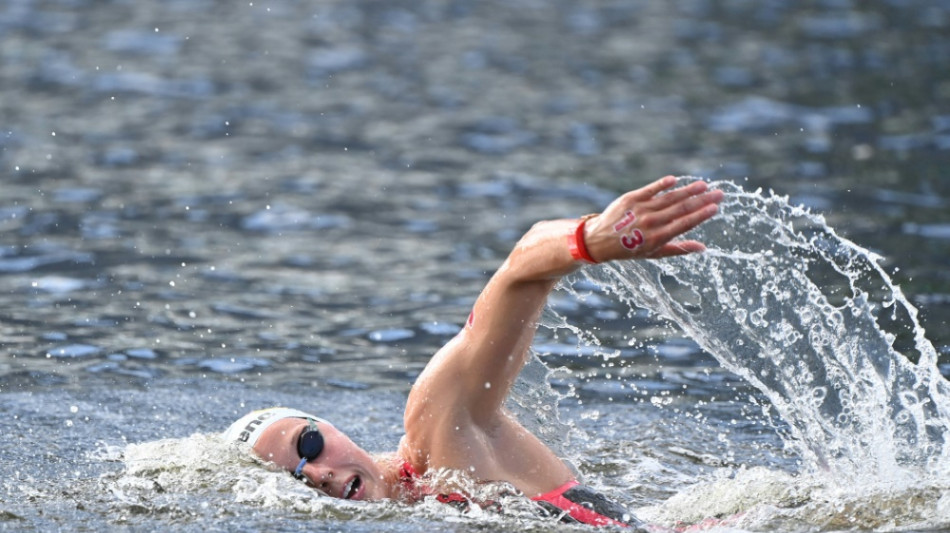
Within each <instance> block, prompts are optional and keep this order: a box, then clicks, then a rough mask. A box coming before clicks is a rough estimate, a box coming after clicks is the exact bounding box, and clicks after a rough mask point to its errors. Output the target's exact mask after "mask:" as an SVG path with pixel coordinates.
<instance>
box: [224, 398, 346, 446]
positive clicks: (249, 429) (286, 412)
mask: <svg viewBox="0 0 950 533" xmlns="http://www.w3.org/2000/svg"><path fill="white" fill-rule="evenodd" d="M285 418H312V419H314V420H316V421H317V422H322V423H324V424H330V423H329V422H327V421H326V420H324V419H322V418H320V417H317V416H313V415H311V414H309V413H305V412H303V411H300V410H297V409H291V408H289V407H270V408H268V409H260V410H258V411H251V412H250V413H248V414H246V415H244V416H242V417H241V418H240V419H238V421H237V422H235V423H233V424H231V427H229V428H228V429H227V430H225V432H224V434H223V435H222V436H223V437H224V440H226V441H227V442H246V443H247V444H248V445H250V446H254V444H255V443H256V442H257V439H259V438H260V437H261V434H262V433H264V430H265V429H267V428H268V427H270V425H271V424H273V423H274V422H277V421H278V420H283V419H285ZM330 425H332V424H330Z"/></svg>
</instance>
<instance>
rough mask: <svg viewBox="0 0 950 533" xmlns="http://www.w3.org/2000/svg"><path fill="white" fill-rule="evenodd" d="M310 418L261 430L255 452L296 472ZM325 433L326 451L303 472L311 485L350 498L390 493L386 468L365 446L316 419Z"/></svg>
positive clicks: (379, 495) (289, 419)
mask: <svg viewBox="0 0 950 533" xmlns="http://www.w3.org/2000/svg"><path fill="white" fill-rule="evenodd" d="M309 424H310V422H308V421H307V420H304V419H302V418H285V419H283V420H278V421H277V422H274V423H273V424H271V426H270V427H268V428H267V429H265V430H264V431H263V433H261V436H260V438H259V439H258V441H257V443H256V444H254V452H255V453H257V455H259V456H260V457H261V458H262V459H264V460H266V461H269V462H272V463H274V464H276V465H278V466H279V467H281V468H283V469H285V470H287V471H288V472H291V473H293V472H294V470H296V469H297V466H298V465H299V464H300V460H301V457H300V455H299V454H298V453H297V442H298V441H299V439H300V435H301V434H302V433H303V432H304V431H306V430H307V428H308V426H309ZM316 425H317V428H318V429H319V430H320V433H321V434H322V435H323V441H324V444H323V451H321V452H320V455H319V456H317V458H316V459H313V460H311V461H307V463H306V464H305V465H304V467H303V470H302V472H301V474H302V475H303V480H304V481H305V482H306V483H307V485H309V486H311V487H314V488H316V489H319V490H321V491H323V492H325V493H327V494H329V495H330V496H333V497H335V498H343V499H347V500H379V499H383V498H387V497H389V487H388V486H387V485H386V483H385V482H384V480H383V477H382V471H381V470H380V468H379V466H378V465H377V464H376V462H375V461H373V458H372V457H370V455H369V454H368V453H366V452H365V451H364V450H363V449H362V448H360V447H359V446H357V445H356V444H355V443H353V441H351V440H350V439H349V438H348V437H347V436H346V435H344V434H343V432H341V431H340V430H338V429H336V428H335V427H333V426H332V425H330V424H327V423H325V422H316Z"/></svg>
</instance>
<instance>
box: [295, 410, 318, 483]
mask: <svg viewBox="0 0 950 533" xmlns="http://www.w3.org/2000/svg"><path fill="white" fill-rule="evenodd" d="M322 451H323V435H322V434H321V433H320V430H319V429H317V422H316V420H314V419H312V418H308V419H307V429H305V430H303V433H301V434H300V438H299V439H297V453H298V454H299V455H300V464H299V465H297V469H296V470H294V477H295V478H297V479H303V478H304V475H303V467H304V466H305V465H306V464H307V462H308V461H313V460H314V459H316V458H317V457H319V456H320V452H322Z"/></svg>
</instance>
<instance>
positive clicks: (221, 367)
mask: <svg viewBox="0 0 950 533" xmlns="http://www.w3.org/2000/svg"><path fill="white" fill-rule="evenodd" d="M196 366H197V367H198V368H200V369H202V370H208V371H210V372H214V373H217V374H237V373H240V372H247V371H250V370H254V369H255V368H268V367H270V366H271V362H270V361H268V360H266V359H261V358H257V357H230V358H213V359H202V360H200V361H198V362H197V364H196Z"/></svg>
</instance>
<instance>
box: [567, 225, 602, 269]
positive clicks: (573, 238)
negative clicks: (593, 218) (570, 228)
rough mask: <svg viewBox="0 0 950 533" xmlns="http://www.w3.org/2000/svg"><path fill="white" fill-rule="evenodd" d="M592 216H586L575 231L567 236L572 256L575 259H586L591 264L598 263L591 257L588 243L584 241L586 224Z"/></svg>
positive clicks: (568, 247)
mask: <svg viewBox="0 0 950 533" xmlns="http://www.w3.org/2000/svg"><path fill="white" fill-rule="evenodd" d="M588 218H590V217H584V218H582V219H581V221H580V222H579V223H578V224H577V229H575V230H574V233H571V234H569V235H568V236H567V249H568V250H570V252H571V257H572V258H574V260H575V261H584V262H587V263H590V264H597V261H596V260H595V259H594V258H593V257H591V255H590V252H588V251H587V245H586V244H585V243H584V225H585V224H587V219H588Z"/></svg>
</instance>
